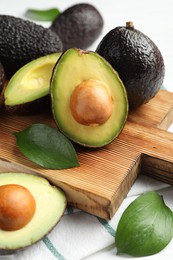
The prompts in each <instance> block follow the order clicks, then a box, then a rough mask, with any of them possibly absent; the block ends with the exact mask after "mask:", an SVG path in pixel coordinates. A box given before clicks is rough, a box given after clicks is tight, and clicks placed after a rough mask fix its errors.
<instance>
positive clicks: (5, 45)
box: [0, 15, 62, 78]
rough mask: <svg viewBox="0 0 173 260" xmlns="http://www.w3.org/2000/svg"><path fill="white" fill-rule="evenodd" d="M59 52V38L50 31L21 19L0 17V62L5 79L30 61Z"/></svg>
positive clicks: (7, 16) (60, 48)
mask: <svg viewBox="0 0 173 260" xmlns="http://www.w3.org/2000/svg"><path fill="white" fill-rule="evenodd" d="M61 50H62V42H61V40H60V38H59V37H58V35H56V34H55V33H54V32H52V31H51V30H50V29H47V28H44V27H43V26H41V25H37V24H35V23H33V22H31V21H28V20H24V19H22V18H18V17H14V16H9V15H0V61H1V62H2V64H3V66H4V69H5V74H6V77H7V78H10V77H11V76H12V75H13V74H14V73H15V72H16V71H17V70H18V69H19V68H20V67H22V66H23V65H25V64H26V63H28V62H30V61H31V60H34V59H36V58H39V57H41V56H44V55H47V54H50V53H54V52H59V51H61Z"/></svg>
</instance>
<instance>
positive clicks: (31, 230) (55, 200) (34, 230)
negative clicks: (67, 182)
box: [0, 173, 67, 254]
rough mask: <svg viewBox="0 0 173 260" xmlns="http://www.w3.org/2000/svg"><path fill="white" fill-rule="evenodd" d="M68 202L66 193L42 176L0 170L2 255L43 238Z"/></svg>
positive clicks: (0, 251) (0, 237) (0, 239)
mask: <svg viewBox="0 0 173 260" xmlns="http://www.w3.org/2000/svg"><path fill="white" fill-rule="evenodd" d="M66 204H67V201H66V196H65V194H64V192H63V191H62V190H61V189H59V188H57V187H55V186H52V185H51V184H50V183H49V182H48V181H47V180H46V179H45V178H43V177H40V176H36V175H31V174H25V173H0V254H1V253H3V252H4V253H5V252H8V251H9V252H13V251H15V250H17V249H22V248H24V247H26V246H30V245H32V244H34V243H35V242H37V241H38V240H40V239H42V238H43V237H44V236H45V235H47V234H48V233H49V232H50V231H51V230H52V229H53V227H54V226H55V225H56V224H57V223H58V222H59V220H60V218H61V216H62V215H63V213H64V210H65V208H66Z"/></svg>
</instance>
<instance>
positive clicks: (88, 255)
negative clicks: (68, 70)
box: [0, 0, 173, 260]
mask: <svg viewBox="0 0 173 260" xmlns="http://www.w3.org/2000/svg"><path fill="white" fill-rule="evenodd" d="M0 1H1V3H0V14H10V15H15V16H20V17H23V14H24V12H25V10H26V9H27V8H37V9H47V8H51V7H58V8H59V9H60V11H63V10H65V8H67V7H69V6H70V5H73V4H75V3H81V1H78V2H77V1H73V0H63V1H62V0H61V1H60V0H59V1H58V0H29V1H28V0H0ZM84 2H87V3H91V4H93V5H94V6H96V7H97V8H98V10H99V11H100V12H101V14H102V16H103V18H104V29H103V32H102V35H101V36H100V37H99V38H98V40H97V41H96V42H95V43H94V44H93V45H92V46H90V48H89V49H91V50H95V48H96V46H97V44H98V43H99V41H100V40H101V38H102V37H103V35H105V34H106V33H107V32H108V31H109V30H111V29H112V28H114V27H116V26H121V25H125V23H126V21H133V22H134V24H135V27H136V29H139V30H141V31H142V32H144V33H145V34H146V35H148V36H149V37H150V38H151V39H152V40H153V41H154V42H155V43H156V45H157V46H158V47H159V49H160V51H161V53H162V55H163V57H164V61H165V68H166V75H165V79H164V87H165V88H166V89H167V90H168V91H171V92H173V2H172V0H164V1H160V0H145V1H140V0H130V1H129V0H121V1H120V0H112V1H111V0H90V1H84ZM37 23H40V24H43V25H44V26H49V23H48V22H42V23H41V22H37ZM169 131H171V132H173V127H172V126H171V127H170V129H169ZM168 149H169V148H168ZM148 190H156V191H158V192H159V193H160V194H162V195H163V197H164V200H165V202H166V204H167V205H168V206H169V207H170V208H171V209H172V210H173V200H172V198H173V187H172V186H169V185H167V184H164V183H162V182H158V181H156V180H153V179H151V178H148V177H146V176H139V177H138V178H137V180H136V182H135V184H134V185H133V187H132V188H131V190H130V192H129V193H128V195H127V198H125V200H124V201H123V203H122V205H121V206H120V208H119V209H118V211H117V212H116V214H115V215H114V217H113V219H112V220H111V221H110V222H107V223H106V222H102V221H101V220H100V219H98V218H96V217H94V216H90V215H88V214H86V213H85V212H82V211H80V210H76V209H73V208H71V207H68V208H67V211H66V212H65V215H64V216H63V218H62V220H61V221H60V223H59V224H58V225H57V227H56V228H55V229H54V230H53V231H52V232H51V233H50V234H49V236H48V237H46V239H45V240H44V241H40V242H39V243H37V244H36V245H34V246H32V247H29V248H27V249H25V250H24V251H22V252H19V253H17V254H15V255H12V256H6V257H2V256H1V257H0V259H7V258H13V259H15V260H27V259H28V260H29V259H31V260H44V259H45V260H53V259H73V260H77V259H90V260H95V259H99V260H100V259H116V260H118V259H119V260H123V259H126V258H129V257H128V256H117V255H116V248H115V246H114V237H113V234H114V232H115V231H116V227H117V223H118V221H119V219H120V216H121V214H122V213H123V211H124V210H125V208H126V207H127V205H128V204H129V203H130V202H131V201H133V200H134V199H135V198H136V196H138V195H140V194H141V193H143V192H145V191H148ZM46 250H47V251H46ZM172 252H173V240H172V241H171V242H170V244H169V245H168V246H167V247H166V248H165V249H164V250H163V251H161V252H160V253H158V254H156V255H153V256H148V257H145V258H139V259H145V260H156V259H157V260H161V259H163V258H165V259H169V258H170V257H171V258H172V255H173V253H172ZM132 258H133V257H132ZM134 259H138V258H134Z"/></svg>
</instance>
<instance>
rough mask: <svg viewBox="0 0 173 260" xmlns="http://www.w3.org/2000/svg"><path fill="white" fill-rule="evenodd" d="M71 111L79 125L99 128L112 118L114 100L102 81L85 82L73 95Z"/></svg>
mask: <svg viewBox="0 0 173 260" xmlns="http://www.w3.org/2000/svg"><path fill="white" fill-rule="evenodd" d="M70 109H71V112H72V115H73V117H74V119H75V120H76V121H77V122H78V123H80V124H83V125H87V126H98V125H101V124H104V123H105V122H106V121H107V120H108V119H109V118H110V116H111V114H112V109H113V99H112V97H111V95H110V94H109V93H108V91H107V89H106V86H105V85H104V84H103V83H102V82H101V81H97V80H84V81H82V82H81V83H80V84H79V85H78V86H77V87H76V88H75V89H74V91H73V93H72V95H71V99H70Z"/></svg>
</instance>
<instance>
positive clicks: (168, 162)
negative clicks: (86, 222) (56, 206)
mask: <svg viewBox="0 0 173 260" xmlns="http://www.w3.org/2000/svg"><path fill="white" fill-rule="evenodd" d="M0 117H1V122H0V166H1V168H0V171H1V172H4V171H6V172H7V171H19V172H28V173H34V174H41V175H42V176H44V177H46V178H47V179H48V180H50V181H51V182H52V183H54V184H55V185H57V186H59V187H61V188H62V189H63V190H64V191H65V193H66V195H67V199H68V203H69V204H71V205H73V206H75V207H77V208H80V209H82V210H84V211H87V212H88V213H91V214H94V215H96V216H99V217H102V218H104V219H111V218H112V217H113V215H114V214H115V212H116V210H117V209H118V207H119V206H120V204H121V202H122V201H123V199H124V198H125V196H126V195H127V193H128V191H129V189H130V188H131V186H132V185H133V183H134V181H135V179H136V178H137V176H138V174H139V173H144V174H147V175H149V176H152V177H154V178H157V179H159V180H161V181H164V182H167V183H169V184H173V134H172V133H169V132H167V131H166V129H167V128H168V127H169V126H170V124H171V123H172V122H173V93H169V92H167V91H163V90H161V91H160V92H159V93H158V94H157V96H156V97H155V98H153V99H152V100H150V102H149V103H147V104H145V105H143V106H141V107H140V108H138V109H137V110H135V111H131V112H130V113H129V116H128V120H127V123H126V125H125V127H124V129H123V131H122V133H121V134H120V136H119V137H118V138H116V139H115V140H114V141H113V142H112V143H111V144H109V145H107V146H105V147H104V148H100V149H89V148H82V147H79V146H76V150H77V153H78V158H79V162H80V167H76V168H71V169H67V170H48V169H44V168H42V167H40V166H38V165H36V164H34V163H32V162H30V161H29V160H28V159H27V158H25V157H24V156H23V154H22V153H21V152H20V151H19V149H18V147H17V146H16V144H15V137H14V135H13V134H12V133H13V132H14V131H20V130H23V129H24V128H25V127H27V126H29V125H31V124H33V123H47V124H49V125H51V126H55V123H54V121H53V119H52V116H51V115H50V114H47V115H35V116H27V117H23V116H14V115H7V114H5V113H2V114H1V115H0Z"/></svg>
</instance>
